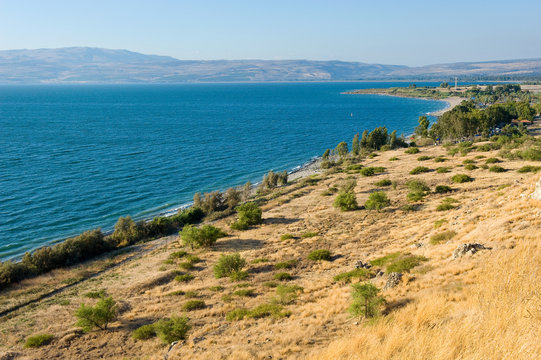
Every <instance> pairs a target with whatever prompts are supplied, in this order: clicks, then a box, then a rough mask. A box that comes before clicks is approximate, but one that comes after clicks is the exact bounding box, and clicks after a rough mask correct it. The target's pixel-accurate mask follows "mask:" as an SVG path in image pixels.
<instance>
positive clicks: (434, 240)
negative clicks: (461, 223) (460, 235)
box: [430, 230, 456, 245]
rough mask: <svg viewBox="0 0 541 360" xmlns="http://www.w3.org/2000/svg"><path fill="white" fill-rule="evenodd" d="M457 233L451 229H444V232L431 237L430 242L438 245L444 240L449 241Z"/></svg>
mask: <svg viewBox="0 0 541 360" xmlns="http://www.w3.org/2000/svg"><path fill="white" fill-rule="evenodd" d="M455 235H456V232H454V231H452V230H449V231H444V232H442V233H439V234H436V235H433V236H432V237H431V238H430V243H431V244H432V245H437V244H439V243H441V242H443V241H448V240H451V239H452V238H453V237H454V236H455Z"/></svg>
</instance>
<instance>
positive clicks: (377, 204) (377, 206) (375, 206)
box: [364, 191, 391, 211]
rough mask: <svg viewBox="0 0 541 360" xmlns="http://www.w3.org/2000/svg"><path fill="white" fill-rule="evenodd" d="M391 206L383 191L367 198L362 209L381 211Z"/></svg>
mask: <svg viewBox="0 0 541 360" xmlns="http://www.w3.org/2000/svg"><path fill="white" fill-rule="evenodd" d="M390 204H391V201H390V200H389V198H388V197H387V194H385V193H384V192H383V191H376V192H373V193H371V194H370V195H369V196H368V200H367V201H366V203H365V204H364V207H365V208H367V209H369V210H378V211H379V210H381V209H383V208H385V207H387V206H389V205H390Z"/></svg>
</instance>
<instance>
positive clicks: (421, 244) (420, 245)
mask: <svg viewBox="0 0 541 360" xmlns="http://www.w3.org/2000/svg"><path fill="white" fill-rule="evenodd" d="M423 246H424V244H423V243H420V242H419V243H414V244H411V246H410V247H411V248H412V249H415V248H420V247H423Z"/></svg>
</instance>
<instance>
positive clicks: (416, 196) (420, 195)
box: [406, 191, 425, 202]
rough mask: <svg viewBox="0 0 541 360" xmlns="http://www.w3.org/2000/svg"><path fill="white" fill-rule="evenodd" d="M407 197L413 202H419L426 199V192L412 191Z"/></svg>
mask: <svg viewBox="0 0 541 360" xmlns="http://www.w3.org/2000/svg"><path fill="white" fill-rule="evenodd" d="M406 197H407V199H408V200H409V201H411V202H417V201H421V200H423V199H424V197H425V193H424V192H423V191H412V192H409V193H408V195H407V196H406Z"/></svg>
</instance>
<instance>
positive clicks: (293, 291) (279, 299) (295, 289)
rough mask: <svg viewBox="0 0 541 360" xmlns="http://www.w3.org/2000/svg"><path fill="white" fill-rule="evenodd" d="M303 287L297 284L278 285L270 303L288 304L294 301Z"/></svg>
mask: <svg viewBox="0 0 541 360" xmlns="http://www.w3.org/2000/svg"><path fill="white" fill-rule="evenodd" d="M302 290H303V288H302V287H300V286H298V285H278V287H277V288H276V296H275V297H274V298H272V300H271V303H272V304H280V305H288V304H291V303H292V302H294V301H295V299H296V298H297V296H298V293H299V292H302Z"/></svg>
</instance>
